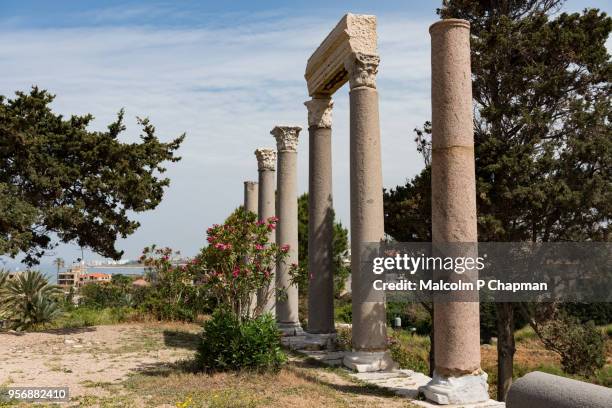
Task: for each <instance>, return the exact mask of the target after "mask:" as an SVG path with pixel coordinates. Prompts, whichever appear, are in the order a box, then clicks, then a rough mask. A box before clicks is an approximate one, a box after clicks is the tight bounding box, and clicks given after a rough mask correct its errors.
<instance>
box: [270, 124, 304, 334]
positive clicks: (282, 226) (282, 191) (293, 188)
mask: <svg viewBox="0 0 612 408" xmlns="http://www.w3.org/2000/svg"><path fill="white" fill-rule="evenodd" d="M301 130H302V128H301V127H298V126H276V127H275V128H274V129H272V131H271V132H270V133H271V134H272V135H273V136H274V138H275V139H276V147H277V150H278V172H277V173H276V174H277V182H276V186H277V200H278V204H277V208H276V215H277V216H278V218H279V220H278V226H277V229H276V243H277V244H278V245H280V246H283V245H289V250H288V257H287V258H286V259H285V260H283V261H281V262H279V263H278V264H277V265H276V288H277V290H278V289H283V291H284V293H285V294H286V298H285V299H280V300H277V301H276V321H277V322H278V328H279V329H280V331H281V332H282V333H283V334H284V335H285V336H297V335H301V334H303V331H302V327H301V326H300V319H299V317H298V287H297V285H292V284H291V275H290V274H289V270H290V269H291V264H297V263H298V205H297V144H298V136H299V133H300V131H301Z"/></svg>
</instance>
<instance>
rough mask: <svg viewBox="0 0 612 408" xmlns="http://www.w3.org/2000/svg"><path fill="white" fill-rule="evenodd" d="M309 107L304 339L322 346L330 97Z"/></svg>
mask: <svg viewBox="0 0 612 408" xmlns="http://www.w3.org/2000/svg"><path fill="white" fill-rule="evenodd" d="M304 105H306V108H308V133H309V149H308V150H309V157H308V274H309V279H308V328H307V330H306V332H307V335H306V342H307V343H311V344H313V345H317V346H319V347H322V346H325V345H326V344H327V342H328V339H329V337H330V336H332V335H333V334H334V333H335V328H334V259H333V234H334V225H333V222H334V208H333V200H332V143H331V122H332V120H331V119H332V118H331V114H332V108H333V105H334V104H333V101H332V100H331V98H330V97H325V96H323V97H315V98H312V99H311V100H310V101H307V102H305V103H304Z"/></svg>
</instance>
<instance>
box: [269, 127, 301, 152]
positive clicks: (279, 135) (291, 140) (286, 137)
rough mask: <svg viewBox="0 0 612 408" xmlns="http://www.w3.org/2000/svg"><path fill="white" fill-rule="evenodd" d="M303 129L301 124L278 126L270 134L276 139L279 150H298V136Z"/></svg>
mask: <svg viewBox="0 0 612 408" xmlns="http://www.w3.org/2000/svg"><path fill="white" fill-rule="evenodd" d="M300 130H302V128H301V127H299V126H276V127H275V128H274V129H272V131H271V132H270V134H271V135H272V136H274V138H275V139H276V148H277V149H278V151H279V152H283V151H290V152H295V151H297V145H298V136H299V134H300Z"/></svg>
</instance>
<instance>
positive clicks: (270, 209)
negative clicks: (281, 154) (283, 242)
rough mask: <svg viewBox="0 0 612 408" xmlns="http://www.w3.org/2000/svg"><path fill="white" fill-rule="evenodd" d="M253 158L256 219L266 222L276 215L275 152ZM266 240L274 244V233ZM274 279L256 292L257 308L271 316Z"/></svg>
mask: <svg viewBox="0 0 612 408" xmlns="http://www.w3.org/2000/svg"><path fill="white" fill-rule="evenodd" d="M255 156H256V157H257V168H258V170H259V200H258V206H257V208H258V218H259V220H260V221H266V220H267V219H268V218H270V217H274V215H275V213H276V208H275V207H276V205H275V197H274V184H275V181H276V180H275V168H276V152H275V151H274V150H273V149H257V150H255ZM268 240H269V242H270V243H274V242H276V233H275V232H274V231H270V234H269V236H268ZM273 272H274V271H273ZM275 279H276V278H275V277H273V278H272V281H271V282H270V285H269V286H268V287H267V288H262V289H260V290H258V291H257V306H258V308H260V309H261V310H263V311H264V312H269V313H272V314H273V315H274V314H275V313H276V307H275V304H276V299H275V297H276V293H275V291H276V285H275Z"/></svg>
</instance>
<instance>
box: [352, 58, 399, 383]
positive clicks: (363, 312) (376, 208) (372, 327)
mask: <svg viewBox="0 0 612 408" xmlns="http://www.w3.org/2000/svg"><path fill="white" fill-rule="evenodd" d="M379 61H380V58H379V57H378V56H377V55H368V54H363V53H354V54H351V55H350V56H349V57H348V58H347V60H346V61H345V64H344V65H345V68H346V70H347V71H348V74H349V84H350V121H351V125H350V162H351V168H350V170H351V171H350V174H351V184H350V187H351V274H352V283H351V286H352V296H353V305H352V312H353V333H352V334H353V341H352V344H353V352H352V353H349V354H348V355H346V356H345V357H344V364H345V365H346V366H348V367H349V368H352V369H355V370H357V371H378V370H384V369H386V368H388V367H389V366H391V365H392V364H393V361H392V360H391V357H390V355H389V353H388V352H387V351H386V349H387V327H386V323H385V322H386V314H385V302H384V298H383V297H382V296H381V295H382V294H381V293H380V292H379V293H376V291H375V290H374V288H373V287H372V284H371V282H372V279H371V273H372V271H371V270H368V269H367V268H362V258H363V253H362V251H363V250H364V248H363V245H364V244H366V243H378V242H380V241H381V240H382V239H383V236H384V214H383V191H382V189H383V186H382V166H381V152H380V125H379V119H378V92H377V90H376V73H377V70H378V63H379Z"/></svg>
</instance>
